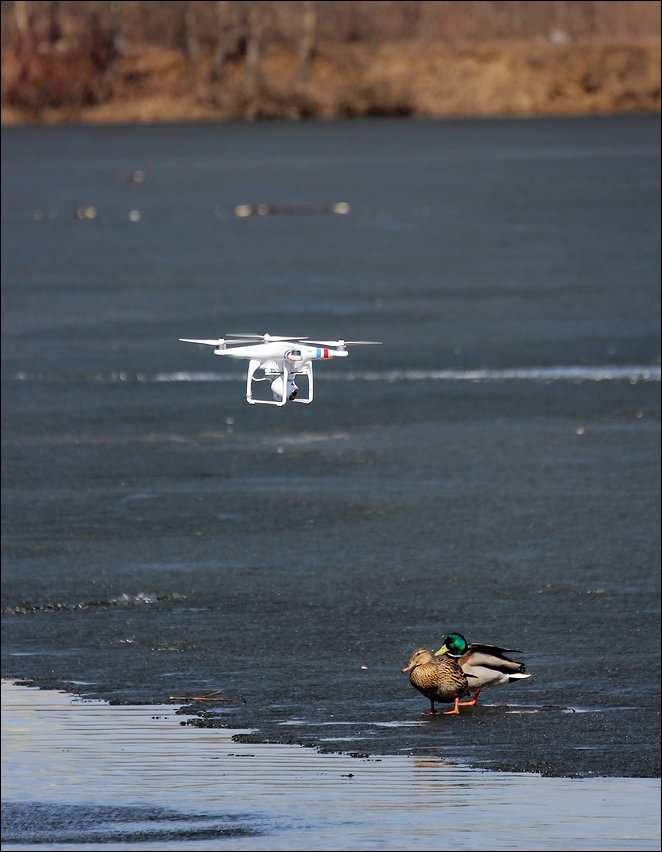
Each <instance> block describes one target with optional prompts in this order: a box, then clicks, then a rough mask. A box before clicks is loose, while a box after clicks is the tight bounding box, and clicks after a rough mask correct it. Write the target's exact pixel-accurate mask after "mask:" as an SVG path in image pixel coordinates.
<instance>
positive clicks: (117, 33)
mask: <svg viewBox="0 0 662 852" xmlns="http://www.w3.org/2000/svg"><path fill="white" fill-rule="evenodd" d="M108 11H109V13H110V56H109V57H108V64H107V65H106V67H105V69H104V72H103V79H102V81H101V92H102V96H103V97H104V98H109V97H110V96H111V95H112V90H113V84H112V80H113V75H114V73H115V68H116V65H117V60H118V59H119V58H120V56H121V55H122V53H123V51H124V34H123V32H122V4H121V3H120V0H110V1H109V3H108Z"/></svg>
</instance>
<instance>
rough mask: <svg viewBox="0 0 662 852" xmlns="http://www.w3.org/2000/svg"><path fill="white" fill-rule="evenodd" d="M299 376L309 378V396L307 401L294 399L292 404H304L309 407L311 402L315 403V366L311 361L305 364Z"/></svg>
mask: <svg viewBox="0 0 662 852" xmlns="http://www.w3.org/2000/svg"><path fill="white" fill-rule="evenodd" d="M297 375H298V376H306V377H307V378H308V396H307V397H306V399H299V398H297V399H293V400H292V402H303V404H304V405H308V403H309V402H312V401H313V365H312V364H311V362H310V361H309V362H308V363H307V364H305V365H304V366H303V368H302V369H301V371H300V372H299V373H297Z"/></svg>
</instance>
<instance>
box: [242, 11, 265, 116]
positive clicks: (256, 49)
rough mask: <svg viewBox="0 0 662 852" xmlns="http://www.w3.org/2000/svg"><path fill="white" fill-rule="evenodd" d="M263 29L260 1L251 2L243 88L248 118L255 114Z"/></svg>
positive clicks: (262, 12) (262, 13)
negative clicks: (247, 105) (246, 100)
mask: <svg viewBox="0 0 662 852" xmlns="http://www.w3.org/2000/svg"><path fill="white" fill-rule="evenodd" d="M263 27H264V10H263V8H262V3H261V2H260V0H252V2H251V4H250V6H249V9H248V39H247V41H246V71H245V77H244V87H245V89H246V94H247V96H248V100H249V107H248V117H249V118H252V117H253V115H254V114H255V102H256V100H257V97H258V94H259V92H258V89H259V82H260V80H259V71H260V48H261V47H262V31H263Z"/></svg>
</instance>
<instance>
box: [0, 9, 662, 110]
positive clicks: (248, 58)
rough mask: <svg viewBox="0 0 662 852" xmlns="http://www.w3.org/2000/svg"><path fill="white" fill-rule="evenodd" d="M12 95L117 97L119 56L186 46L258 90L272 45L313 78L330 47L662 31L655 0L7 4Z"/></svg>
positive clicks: (73, 99)
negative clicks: (238, 73)
mask: <svg viewBox="0 0 662 852" xmlns="http://www.w3.org/2000/svg"><path fill="white" fill-rule="evenodd" d="M1 10H2V72H3V73H2V101H3V104H14V105H18V106H21V107H24V108H32V109H34V110H39V109H41V108H43V107H58V106H62V105H65V104H70V105H74V106H76V105H77V106H84V105H90V104H95V103H101V102H103V101H104V100H107V99H109V98H110V97H112V95H113V93H114V89H115V87H116V84H117V80H116V71H117V66H118V62H120V61H121V59H122V58H123V57H130V56H136V55H139V54H141V53H145V52H146V51H150V50H152V51H154V50H157V49H167V50H170V51H177V52H178V53H179V54H180V55H181V57H182V58H183V61H185V62H186V63H187V65H188V66H189V67H191V66H196V68H198V69H202V70H201V71H200V72H199V73H198V77H199V76H200V73H203V74H204V75H205V77H206V79H207V80H208V81H209V83H210V85H213V84H214V83H218V82H219V81H222V79H223V77H224V74H225V73H226V71H227V70H228V68H229V66H232V67H233V68H235V69H236V67H237V66H238V65H241V69H242V77H243V86H244V88H245V90H246V91H248V92H250V91H252V90H253V89H254V88H255V86H256V85H257V83H258V80H259V76H260V67H261V63H262V61H263V58H264V56H265V54H266V53H267V52H269V51H270V50H274V49H280V50H285V51H289V52H290V54H292V55H293V56H295V57H296V69H295V74H294V77H293V79H294V81H295V82H298V83H301V82H303V81H305V79H306V77H307V75H308V73H309V68H310V64H311V62H312V61H313V59H314V57H315V56H316V53H317V52H318V51H319V50H320V49H321V47H323V46H324V45H362V46H365V47H367V48H369V47H370V46H376V45H382V44H385V43H389V44H397V43H404V42H408V43H411V42H420V43H422V44H429V43H439V44H443V45H449V46H458V45H467V44H471V43H475V42H486V41H515V40H519V41H522V40H536V39H538V40H542V41H546V42H548V43H549V42H552V43H557V44H569V43H573V42H575V41H586V40H600V39H619V38H620V39H623V38H633V37H644V36H652V37H655V36H657V37H659V26H660V4H659V3H658V2H651V0H624V1H623V2H621V1H620V0H535V2H530V0H502V2H497V0H485V1H484V2H478V0H475V1H474V0H369V1H368V0H317V2H316V0H217V2H212V1H211V0H184V2H181V0H168V2H158V0H3V2H2V4H1Z"/></svg>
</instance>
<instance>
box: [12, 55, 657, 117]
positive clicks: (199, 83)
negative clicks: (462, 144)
mask: <svg viewBox="0 0 662 852" xmlns="http://www.w3.org/2000/svg"><path fill="white" fill-rule="evenodd" d="M12 63H13V64H12ZM19 64H20V63H19V60H18V57H13V58H12V57H11V56H8V57H5V61H4V77H5V88H7V87H8V86H9V87H10V86H11V85H12V80H13V81H14V85H15V88H16V87H18V89H19V92H21V91H22V92H23V97H22V98H21V97H18V98H15V103H14V104H5V105H3V109H2V123H3V124H5V125H11V124H26V123H53V124H57V123H68V122H82V123H98V124H103V123H150V122H167V121H223V120H241V119H249V120H250V119H279V118H280V119H282V118H285V119H300V118H322V119H334V118H344V117H351V116H375V115H384V116H389V115H390V116H394V115H409V116H418V117H428V118H445V117H480V116H521V117H529V116H541V115H581V114H612V113H621V112H652V111H657V110H659V109H660V41H659V39H652V38H651V39H643V38H637V39H635V38H629V39H620V40H605V41H601V42H596V41H594V40H593V41H585V42H573V43H566V44H554V43H552V42H549V41H548V42H542V41H541V42H536V41H528V42H516V41H513V42H509V43H503V42H483V43H478V44H477V43H475V42H474V43H471V44H467V45H466V46H465V47H461V46H454V47H449V46H448V45H439V44H436V45H435V44H432V45H431V44H429V43H428V44H425V43H419V42H409V43H402V42H400V43H394V44H379V45H366V44H338V45H328V46H321V47H320V48H318V50H317V51H316V53H315V56H314V57H313V58H312V59H311V60H310V62H309V65H308V68H307V74H306V76H305V79H301V78H300V75H299V74H298V67H299V66H298V59H297V54H296V52H295V51H291V50H287V49H283V48H279V49H277V48H273V49H271V50H269V51H267V52H265V53H264V55H263V56H262V57H261V62H260V66H259V69H258V71H257V72H256V73H255V74H254V75H250V74H249V73H248V71H247V68H246V58H245V57H241V56H240V57H231V58H230V59H229V60H228V61H227V62H226V63H225V64H224V67H223V71H222V74H220V75H215V74H214V73H213V68H212V61H211V58H209V57H202V58H200V59H199V60H198V61H197V62H195V63H192V62H190V60H188V59H187V58H186V56H185V55H184V53H182V52H180V51H177V50H174V49H165V48H156V47H150V48H148V49H146V50H144V51H132V52H130V53H126V54H124V55H122V56H121V57H119V58H118V59H117V61H116V63H115V67H114V69H113V78H114V81H113V86H112V93H110V94H109V95H108V96H107V97H106V98H98V99H91V100H93V101H96V102H92V103H86V104H83V105H76V104H72V103H61V104H59V105H51V104H48V103H43V102H42V101H40V99H39V97H36V96H35V97H32V102H31V90H32V92H36V91H37V90H38V89H39V86H40V80H42V78H43V79H49V80H53V79H55V80H56V81H59V84H60V86H61V87H66V85H67V79H66V78H67V75H73V76H75V75H80V73H81V69H80V68H79V62H78V61H76V58H75V57H68V56H67V55H66V54H63V55H61V56H59V55H56V56H53V55H44V54H35V55H34V56H33V57H32V58H31V59H30V60H29V61H28V67H27V68H21V67H19ZM23 64H25V63H23ZM21 78H22V80H23V82H20V80H21ZM88 100H90V99H88Z"/></svg>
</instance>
